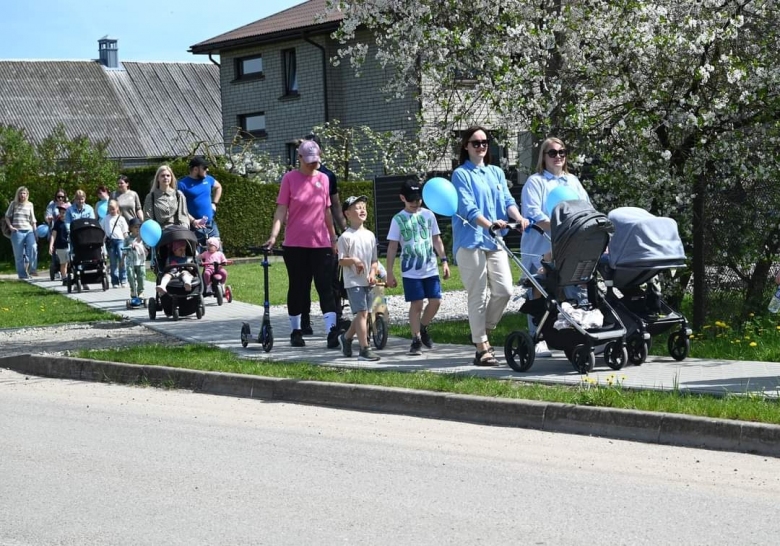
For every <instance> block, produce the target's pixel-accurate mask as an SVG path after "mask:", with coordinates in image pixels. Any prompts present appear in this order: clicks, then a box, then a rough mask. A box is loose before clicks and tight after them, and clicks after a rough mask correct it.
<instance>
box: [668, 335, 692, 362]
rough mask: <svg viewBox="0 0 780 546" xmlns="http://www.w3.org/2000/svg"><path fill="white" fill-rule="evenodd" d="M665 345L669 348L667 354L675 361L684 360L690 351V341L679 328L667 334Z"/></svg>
mask: <svg viewBox="0 0 780 546" xmlns="http://www.w3.org/2000/svg"><path fill="white" fill-rule="evenodd" d="M666 346H667V349H669V354H670V355H671V356H672V358H673V359H675V360H677V361H680V360H685V358H686V357H687V356H688V353H690V352H691V341H690V340H689V339H688V337H687V336H686V335H685V332H680V331H679V330H678V331H677V332H673V333H672V334H671V335H670V336H669V341H667V343H666Z"/></svg>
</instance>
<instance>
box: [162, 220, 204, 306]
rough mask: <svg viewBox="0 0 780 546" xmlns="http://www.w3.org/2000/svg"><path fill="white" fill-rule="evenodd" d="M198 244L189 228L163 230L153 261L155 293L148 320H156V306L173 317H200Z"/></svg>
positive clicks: (200, 290) (201, 297)
mask: <svg viewBox="0 0 780 546" xmlns="http://www.w3.org/2000/svg"><path fill="white" fill-rule="evenodd" d="M197 247H198V239H197V237H196V236H195V234H194V233H192V232H191V231H190V230H189V229H188V228H186V227H184V226H168V227H166V228H165V229H164V230H163V233H162V236H161V237H160V242H159V243H158V245H157V247H156V248H155V259H154V261H153V263H152V267H153V269H154V272H155V274H156V276H157V294H156V297H155V298H150V299H149V302H148V307H149V318H150V319H152V320H154V319H155V317H156V315H157V310H158V309H162V310H163V311H164V312H165V315H166V316H173V319H174V320H178V319H179V317H180V316H187V315H191V314H193V313H195V315H196V316H197V318H199V319H200V318H202V317H203V314H204V313H205V307H204V305H203V294H202V289H201V287H202V286H203V282H202V279H201V276H200V271H199V270H198V266H197V265H196V264H195V253H196V249H197Z"/></svg>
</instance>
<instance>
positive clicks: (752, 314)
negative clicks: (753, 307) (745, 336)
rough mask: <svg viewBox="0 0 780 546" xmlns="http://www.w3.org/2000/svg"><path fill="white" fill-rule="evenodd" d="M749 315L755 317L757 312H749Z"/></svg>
mask: <svg viewBox="0 0 780 546" xmlns="http://www.w3.org/2000/svg"><path fill="white" fill-rule="evenodd" d="M748 316H749V317H755V316H756V314H755V313H748Z"/></svg>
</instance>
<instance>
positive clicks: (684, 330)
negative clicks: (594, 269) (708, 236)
mask: <svg viewBox="0 0 780 546" xmlns="http://www.w3.org/2000/svg"><path fill="white" fill-rule="evenodd" d="M609 219H610V221H611V222H612V223H613V225H614V226H615V234H614V235H613V237H612V240H611V241H610V243H609V254H608V255H607V256H604V258H603V259H602V263H601V264H600V267H599V270H600V272H601V275H602V277H604V281H605V284H606V286H607V293H606V299H607V301H608V302H609V303H610V304H612V305H613V306H614V307H615V310H616V311H617V313H618V316H620V318H621V319H622V320H623V322H624V324H625V325H626V328H627V330H628V336H627V340H626V343H627V346H628V359H629V360H630V361H631V362H632V363H634V364H636V365H640V364H642V363H643V362H644V361H645V359H646V358H647V353H648V351H649V350H650V344H651V340H652V336H654V335H658V334H663V333H664V332H667V331H669V330H672V329H674V330H675V331H674V332H672V333H671V334H670V336H669V339H668V342H667V347H668V349H669V354H670V355H671V356H672V357H673V358H674V359H675V360H683V359H684V358H685V357H687V356H688V353H689V351H690V341H689V339H688V336H689V335H690V334H691V330H690V329H689V328H688V323H687V321H686V320H685V317H684V316H683V315H682V314H680V313H679V312H677V311H675V310H674V309H672V308H671V307H669V306H668V305H667V304H666V302H665V301H664V300H663V299H662V298H661V291H660V288H659V285H658V282H657V280H658V279H657V275H658V274H659V273H661V272H662V271H666V270H670V269H677V268H682V267H685V250H684V249H683V245H682V241H681V240H680V235H679V233H678V232H677V222H675V221H674V220H673V219H671V218H663V217H657V216H653V215H652V214H650V213H649V212H647V211H646V210H644V209H640V208H636V207H621V208H617V209H615V210H613V211H612V212H610V213H609ZM616 289H617V290H616Z"/></svg>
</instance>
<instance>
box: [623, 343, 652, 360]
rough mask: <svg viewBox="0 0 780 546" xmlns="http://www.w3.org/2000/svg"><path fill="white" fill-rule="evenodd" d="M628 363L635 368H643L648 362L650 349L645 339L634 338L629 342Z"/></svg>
mask: <svg viewBox="0 0 780 546" xmlns="http://www.w3.org/2000/svg"><path fill="white" fill-rule="evenodd" d="M627 349H628V361H629V362H631V364H633V365H634V366H641V365H642V364H644V362H645V360H647V353H649V352H650V347H649V345H648V343H646V342H645V340H644V339H642V338H639V337H634V338H631V339H629V340H628V347H627Z"/></svg>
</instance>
